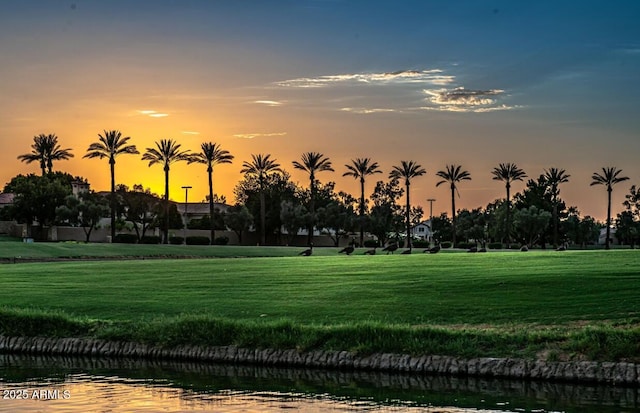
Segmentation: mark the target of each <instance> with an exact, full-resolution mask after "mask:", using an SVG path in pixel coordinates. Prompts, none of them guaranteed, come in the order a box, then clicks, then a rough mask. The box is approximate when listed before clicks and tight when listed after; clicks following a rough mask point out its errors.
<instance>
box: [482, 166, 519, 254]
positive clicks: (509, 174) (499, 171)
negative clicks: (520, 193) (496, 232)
mask: <svg viewBox="0 0 640 413" xmlns="http://www.w3.org/2000/svg"><path fill="white" fill-rule="evenodd" d="M491 174H492V175H493V179H494V180H496V181H502V182H504V185H505V189H506V190H507V204H506V205H507V209H506V218H505V235H506V239H507V244H509V243H510V242H511V239H510V232H511V220H510V218H511V183H512V182H515V181H522V180H523V179H524V178H526V177H527V174H526V173H525V172H524V171H523V170H522V169H520V168H518V166H517V165H516V164H514V163H510V162H509V163H501V164H500V165H498V167H496V168H493V171H491Z"/></svg>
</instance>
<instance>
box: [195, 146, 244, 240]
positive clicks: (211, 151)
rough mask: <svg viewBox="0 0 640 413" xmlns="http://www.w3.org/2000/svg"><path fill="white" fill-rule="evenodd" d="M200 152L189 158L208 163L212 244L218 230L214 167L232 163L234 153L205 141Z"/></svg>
mask: <svg viewBox="0 0 640 413" xmlns="http://www.w3.org/2000/svg"><path fill="white" fill-rule="evenodd" d="M200 149H201V151H200V153H197V154H194V155H193V156H191V157H190V158H189V163H194V162H197V163H202V164H205V165H207V176H208V178H209V217H210V219H209V222H210V223H211V245H213V244H214V240H215V235H216V230H215V221H214V219H213V213H214V200H213V167H214V166H215V165H218V164H222V163H231V162H232V161H233V158H234V157H233V155H231V154H230V153H229V151H226V150H224V149H222V148H221V147H220V145H218V144H217V143H213V142H205V143H203V144H202V145H200Z"/></svg>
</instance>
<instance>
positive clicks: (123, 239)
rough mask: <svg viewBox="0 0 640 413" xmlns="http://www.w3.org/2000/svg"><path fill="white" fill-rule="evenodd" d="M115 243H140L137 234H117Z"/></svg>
mask: <svg viewBox="0 0 640 413" xmlns="http://www.w3.org/2000/svg"><path fill="white" fill-rule="evenodd" d="M113 242H117V243H120V244H135V243H137V242H138V237H137V236H136V235H135V234H116V236H115V238H114V239H113Z"/></svg>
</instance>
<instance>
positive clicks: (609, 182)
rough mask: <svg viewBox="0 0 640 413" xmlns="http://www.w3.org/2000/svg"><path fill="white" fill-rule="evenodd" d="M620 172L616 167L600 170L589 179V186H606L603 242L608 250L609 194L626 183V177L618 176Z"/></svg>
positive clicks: (609, 246) (609, 233)
mask: <svg viewBox="0 0 640 413" xmlns="http://www.w3.org/2000/svg"><path fill="white" fill-rule="evenodd" d="M621 172H622V169H617V168H616V167H608V168H602V174H599V173H597V172H594V173H593V176H592V177H591V179H593V181H591V186H593V185H606V187H607V240H606V242H605V249H610V248H611V245H610V237H611V192H612V191H613V186H614V185H615V184H617V183H620V182H623V181H626V180H628V179H629V177H628V176H618V175H620V173H621Z"/></svg>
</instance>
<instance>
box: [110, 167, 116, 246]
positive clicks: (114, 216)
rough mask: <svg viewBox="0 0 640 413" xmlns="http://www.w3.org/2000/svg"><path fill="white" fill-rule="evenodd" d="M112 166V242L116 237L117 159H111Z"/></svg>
mask: <svg viewBox="0 0 640 413" xmlns="http://www.w3.org/2000/svg"><path fill="white" fill-rule="evenodd" d="M109 164H110V166H111V199H110V203H111V242H113V240H115V238H116V160H115V159H111V160H110V161H109Z"/></svg>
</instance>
